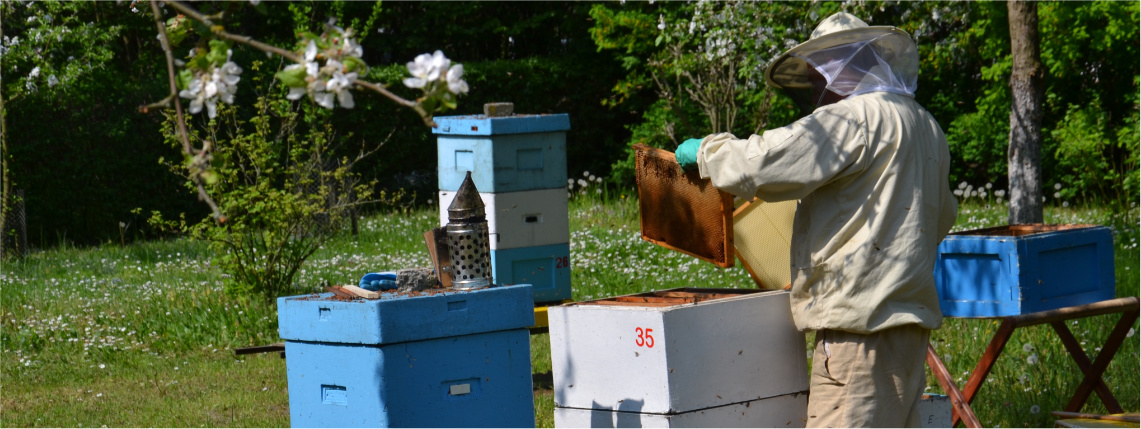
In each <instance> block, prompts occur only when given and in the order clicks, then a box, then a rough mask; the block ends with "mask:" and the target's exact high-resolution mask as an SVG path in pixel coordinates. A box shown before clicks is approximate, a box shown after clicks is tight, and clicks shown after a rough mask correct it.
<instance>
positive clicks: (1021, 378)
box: [1018, 373, 1030, 384]
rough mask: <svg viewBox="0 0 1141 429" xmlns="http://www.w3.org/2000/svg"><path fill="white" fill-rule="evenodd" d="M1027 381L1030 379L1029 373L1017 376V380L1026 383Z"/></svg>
mask: <svg viewBox="0 0 1141 429" xmlns="http://www.w3.org/2000/svg"><path fill="white" fill-rule="evenodd" d="M1027 381H1030V374H1026V373H1023V374H1022V375H1021V376H1019V377H1018V382H1019V383H1021V384H1026V382H1027Z"/></svg>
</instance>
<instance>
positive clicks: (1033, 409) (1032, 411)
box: [1030, 405, 1042, 414]
mask: <svg viewBox="0 0 1141 429" xmlns="http://www.w3.org/2000/svg"><path fill="white" fill-rule="evenodd" d="M1039 411H1042V407H1039V406H1038V405H1031V406H1030V414H1038V412H1039Z"/></svg>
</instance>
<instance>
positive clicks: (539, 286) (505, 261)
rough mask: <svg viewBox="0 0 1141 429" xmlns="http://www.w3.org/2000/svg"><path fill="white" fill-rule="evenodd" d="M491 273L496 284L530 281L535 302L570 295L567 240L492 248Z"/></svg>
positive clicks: (568, 297) (560, 298)
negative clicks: (508, 247)
mask: <svg viewBox="0 0 1141 429" xmlns="http://www.w3.org/2000/svg"><path fill="white" fill-rule="evenodd" d="M491 273H492V277H494V279H495V283H496V284H516V283H526V284H530V285H531V287H532V290H533V291H534V297H535V302H539V303H543V302H558V301H563V300H567V299H570V297H571V282H570V279H571V259H570V243H562V244H550V245H546V246H535V247H519V248H515V249H499V250H492V251H491Z"/></svg>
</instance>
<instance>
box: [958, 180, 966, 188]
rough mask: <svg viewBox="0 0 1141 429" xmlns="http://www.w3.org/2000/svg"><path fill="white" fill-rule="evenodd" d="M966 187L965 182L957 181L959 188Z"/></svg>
mask: <svg viewBox="0 0 1141 429" xmlns="http://www.w3.org/2000/svg"><path fill="white" fill-rule="evenodd" d="M966 187H967V182H960V183H959V189H966Z"/></svg>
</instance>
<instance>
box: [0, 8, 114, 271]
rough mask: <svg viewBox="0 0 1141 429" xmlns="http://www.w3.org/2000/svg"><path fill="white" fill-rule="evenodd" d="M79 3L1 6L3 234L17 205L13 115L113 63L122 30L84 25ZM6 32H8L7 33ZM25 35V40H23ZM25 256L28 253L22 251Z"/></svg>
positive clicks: (0, 229)
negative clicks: (113, 43) (34, 98)
mask: <svg viewBox="0 0 1141 429" xmlns="http://www.w3.org/2000/svg"><path fill="white" fill-rule="evenodd" d="M81 7H82V5H79V4H77V3H73V2H56V3H43V2H41V3H36V2H28V3H22V2H16V1H10V0H4V1H0V16H3V17H4V19H5V21H4V26H3V27H7V28H0V35H3V34H4V33H5V32H7V33H8V34H15V35H3V36H2V37H0V59H3V61H0V72H2V73H3V76H4V79H3V80H2V81H0V159H2V161H0V170H2V176H3V177H2V179H0V182H2V183H3V185H2V186H3V190H2V192H0V196H2V197H0V233H2V234H5V235H6V234H9V233H10V232H11V231H10V229H11V226H9V225H7V224H6V223H7V221H8V216H7V214H8V212H9V210H11V204H12V203H13V197H12V178H11V176H10V165H9V163H10V161H11V155H10V152H9V151H8V124H7V117H8V110H9V109H11V108H12V106H13V105H19V104H20V103H21V102H23V100H24V99H26V98H27V97H28V96H29V95H33V94H37V93H41V94H42V93H47V94H49V95H51V94H55V93H58V92H62V91H66V90H67V89H68V87H69V85H70V84H71V83H73V82H75V81H76V80H78V79H79V78H80V77H81V76H83V75H85V74H88V73H90V72H91V71H93V70H95V69H98V68H101V67H102V66H103V64H104V63H106V62H107V61H109V60H110V59H111V50H110V49H108V48H107V47H106V42H107V41H109V40H112V39H114V38H115V37H116V36H117V35H118V32H119V28H118V27H116V26H112V27H100V26H96V25H95V24H94V23H92V22H84V20H83V19H82V16H81V15H80V14H79V13H77V11H78V10H79V9H80V8H81ZM5 30H6V31H5ZM20 35H24V36H25V37H20ZM18 250H19V251H20V252H23V251H25V250H26V249H18Z"/></svg>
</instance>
